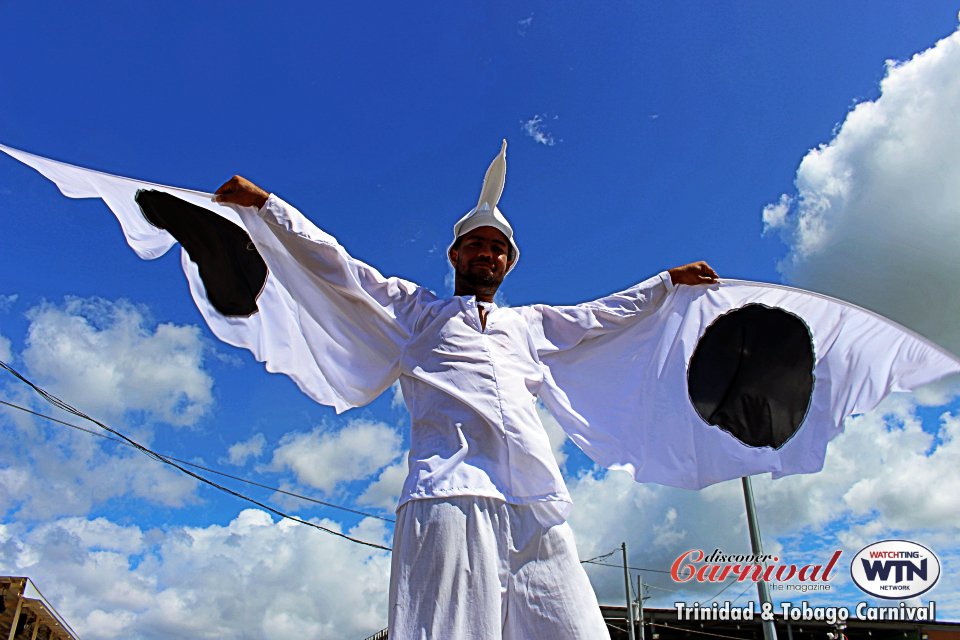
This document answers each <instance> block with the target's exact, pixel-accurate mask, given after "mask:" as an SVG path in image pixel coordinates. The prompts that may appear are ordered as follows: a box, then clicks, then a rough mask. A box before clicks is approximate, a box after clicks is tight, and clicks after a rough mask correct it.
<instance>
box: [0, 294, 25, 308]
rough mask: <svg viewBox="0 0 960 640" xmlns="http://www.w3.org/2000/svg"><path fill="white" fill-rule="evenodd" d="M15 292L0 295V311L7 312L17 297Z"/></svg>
mask: <svg viewBox="0 0 960 640" xmlns="http://www.w3.org/2000/svg"><path fill="white" fill-rule="evenodd" d="M19 297H20V296H18V295H17V294H16V293H12V294H8V295H0V312H7V311H9V310H10V308H11V307H12V306H13V304H14V303H15V302H16V301H17V298H19Z"/></svg>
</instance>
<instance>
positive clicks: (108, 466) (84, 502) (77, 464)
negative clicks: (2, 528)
mask: <svg viewBox="0 0 960 640" xmlns="http://www.w3.org/2000/svg"><path fill="white" fill-rule="evenodd" d="M28 317H29V318H30V325H29V328H28V332H27V341H26V342H27V348H26V349H25V351H24V352H23V353H22V354H14V353H10V354H8V355H9V356H11V357H15V356H17V355H19V356H20V357H19V358H18V359H21V360H23V361H24V362H25V363H26V364H27V367H28V369H29V375H30V377H32V378H34V379H35V380H36V381H37V382H38V383H39V384H41V385H43V386H45V387H47V388H48V389H50V390H51V391H52V392H53V393H55V394H57V395H60V396H61V397H62V398H63V399H64V400H66V401H67V402H71V403H73V404H75V405H77V406H78V407H79V408H80V409H82V410H84V411H85V412H87V413H89V414H92V415H94V416H97V417H100V418H105V419H106V421H107V423H108V424H111V423H112V426H118V427H120V428H121V430H122V431H128V432H130V431H136V433H135V436H136V437H137V439H139V440H141V441H142V442H143V443H144V444H149V442H150V440H151V439H152V435H153V433H152V429H151V428H150V426H149V425H150V424H151V423H154V422H157V421H159V420H165V421H167V422H171V423H175V424H189V423H192V422H194V421H195V419H196V418H197V417H199V415H200V414H201V413H202V412H203V411H205V410H206V408H207V406H209V404H210V402H211V396H210V386H211V380H210V377H209V376H208V375H207V373H206V372H205V371H204V370H203V369H202V366H201V365H202V357H201V353H202V343H201V340H200V337H199V332H198V331H197V330H196V329H195V328H189V327H187V328H185V327H174V326H172V325H160V326H159V327H157V328H156V329H155V330H150V329H148V328H147V327H146V322H145V320H144V317H143V314H142V312H141V311H140V310H139V309H136V308H134V307H133V306H131V305H130V304H128V303H125V302H119V303H110V302H107V301H103V300H92V301H85V300H77V299H74V300H69V301H67V303H65V304H64V305H63V306H62V307H57V306H54V305H50V304H44V305H41V306H39V307H36V308H34V309H32V310H31V311H30V312H29V314H28ZM0 346H3V347H5V345H0ZM11 351H12V350H11ZM0 355H5V354H0ZM4 397H5V399H7V400H9V401H11V402H14V403H16V404H19V405H21V406H24V407H27V408H31V409H35V410H38V411H40V412H41V413H45V414H48V415H49V414H53V415H55V416H56V417H59V418H66V419H67V421H68V422H71V423H73V424H77V425H78V426H81V427H83V428H86V429H90V430H92V431H94V432H96V433H104V434H105V432H101V431H100V429H99V427H97V426H96V425H94V424H92V423H87V422H84V421H83V420H82V419H80V418H76V417H74V416H69V415H67V414H65V413H62V412H58V411H57V410H56V409H55V408H53V407H52V406H50V405H48V404H45V403H42V402H41V401H40V400H39V399H38V397H37V396H36V395H34V394H32V393H31V392H28V390H27V389H26V387H24V386H23V385H19V384H16V385H15V384H13V383H10V384H9V385H8V386H7V388H5V389H4ZM121 418H123V421H122V422H121V421H120V420H121ZM143 423H146V425H145V424H143ZM0 439H2V440H3V441H4V442H5V443H6V446H4V447H2V448H0V511H2V512H5V513H7V514H15V516H16V518H17V519H18V520H20V521H26V522H31V521H36V520H44V519H50V518H55V517H61V516H76V515H86V514H88V513H89V512H90V511H91V510H92V509H94V508H97V507H100V506H103V505H105V504H107V503H109V502H110V501H113V500H118V499H127V500H129V499H136V500H142V501H144V502H146V503H148V504H152V505H163V506H167V507H179V506H183V505H186V504H190V503H195V502H197V497H196V490H197V483H196V481H195V480H193V479H191V478H189V477H187V476H185V475H183V474H181V473H179V472H177V471H175V470H173V469H171V468H170V467H166V466H163V465H161V464H159V463H157V462H155V461H152V460H150V459H149V458H147V457H146V456H144V455H143V454H141V453H139V452H136V451H134V450H133V449H129V448H126V447H123V446H121V445H118V444H115V443H110V442H108V441H106V440H103V439H100V438H96V437H93V436H91V435H89V434H85V433H82V432H79V431H76V430H72V429H70V428H69V427H67V426H63V425H58V424H56V423H53V422H50V421H46V420H43V419H40V418H35V417H33V416H30V415H28V414H25V413H22V412H19V411H15V410H13V409H4V410H3V411H2V412H0Z"/></svg>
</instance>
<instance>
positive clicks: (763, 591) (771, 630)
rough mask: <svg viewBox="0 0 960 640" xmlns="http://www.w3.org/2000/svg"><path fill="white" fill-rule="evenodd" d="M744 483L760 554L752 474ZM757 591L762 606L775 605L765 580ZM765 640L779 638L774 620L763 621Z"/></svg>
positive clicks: (754, 541) (752, 536)
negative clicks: (751, 481)
mask: <svg viewBox="0 0 960 640" xmlns="http://www.w3.org/2000/svg"><path fill="white" fill-rule="evenodd" d="M740 481H741V482H742V483H743V501H744V502H745V503H746V505H747V527H748V528H749V529H750V547H751V549H752V550H753V555H755V556H758V555H761V554H762V553H763V544H762V543H761V542H760V525H759V524H757V511H756V509H755V508H754V505H753V485H752V484H751V483H750V476H744V477H743V478H740ZM757 593H758V594H759V595H760V606H761V607H762V606H763V605H764V604H767V603H769V606H771V607H772V606H773V601H772V600H771V599H770V589H769V587H767V583H766V581H765V580H759V581H757ZM763 638H764V640H777V628H776V626H774V624H773V620H764V621H763Z"/></svg>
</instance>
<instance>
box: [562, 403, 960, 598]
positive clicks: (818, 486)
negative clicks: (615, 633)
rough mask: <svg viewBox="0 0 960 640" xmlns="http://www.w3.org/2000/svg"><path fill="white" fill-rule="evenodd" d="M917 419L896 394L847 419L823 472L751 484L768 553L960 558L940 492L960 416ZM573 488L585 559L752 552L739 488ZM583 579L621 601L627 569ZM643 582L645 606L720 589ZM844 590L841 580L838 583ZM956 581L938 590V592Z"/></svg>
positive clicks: (614, 482)
mask: <svg viewBox="0 0 960 640" xmlns="http://www.w3.org/2000/svg"><path fill="white" fill-rule="evenodd" d="M919 416H920V414H919V413H918V409H917V406H916V405H915V404H914V403H913V402H911V401H910V399H909V396H900V397H896V398H894V399H893V401H890V402H887V403H885V404H884V405H882V406H881V408H880V409H879V410H878V411H876V412H873V413H871V414H867V415H864V416H860V417H856V418H851V419H849V420H848V421H847V427H846V430H845V432H844V433H843V434H841V435H840V436H839V437H837V438H836V439H835V440H834V441H833V442H832V443H831V444H830V446H829V448H828V450H827V458H826V462H825V465H824V470H823V471H821V472H820V473H817V474H809V475H798V476H789V477H786V478H782V479H779V480H772V479H771V478H770V476H769V475H764V476H757V477H754V478H753V486H754V494H755V498H756V504H757V510H758V516H759V520H760V526H761V532H762V534H763V537H764V538H763V539H764V544H765V550H766V551H768V552H770V551H774V552H777V553H781V554H786V556H787V557H788V558H789V561H790V562H799V563H806V562H821V561H823V560H824V559H825V558H828V557H829V555H830V553H832V551H833V550H834V549H837V548H843V549H845V550H846V552H847V553H848V554H850V555H852V554H853V553H855V552H856V551H857V550H859V549H860V548H862V547H863V546H865V545H866V544H867V543H869V542H874V541H876V540H879V539H883V538H885V537H901V536H902V537H907V538H910V539H918V538H919V541H921V542H923V541H926V542H928V543H930V544H931V545H932V546H933V548H935V550H936V551H938V552H940V553H944V554H955V553H957V552H958V551H960V549H957V546H956V542H955V537H956V534H957V533H958V532H960V516H958V514H960V493H958V492H956V491H944V490H940V489H939V488H942V487H952V486H956V485H958V484H960V417H958V416H957V415H953V414H947V415H944V416H943V417H942V418H941V419H940V420H939V421H937V420H936V419H933V420H929V419H928V422H929V423H928V424H927V425H926V430H924V428H923V427H924V425H923V424H922V421H921V419H920V417H919ZM569 486H570V490H571V493H572V495H573V497H574V501H575V505H574V509H573V513H572V514H571V518H570V522H571V525H572V526H573V528H574V531H575V534H576V537H577V543H578V548H579V550H580V555H581V557H583V558H589V557H593V556H596V555H599V554H601V553H606V552H607V551H610V550H611V549H613V548H615V547H617V546H619V544H620V542H621V541H627V543H628V546H629V547H630V551H631V554H630V555H631V558H630V563H631V565H633V566H638V567H645V568H652V569H656V570H659V571H664V570H669V568H670V565H671V563H672V562H673V561H674V560H675V559H676V557H677V556H678V555H680V554H681V553H682V552H684V551H686V550H688V549H694V548H700V549H704V550H706V551H709V550H712V549H714V548H720V549H723V550H726V551H731V552H747V551H748V550H749V539H748V536H747V531H746V523H745V516H744V505H743V495H742V490H741V486H740V482H738V481H730V482H725V483H721V484H718V485H714V486H711V487H708V488H706V489H703V490H701V491H685V490H681V489H672V488H668V487H660V486H656V485H640V484H636V483H634V482H633V481H632V479H631V478H630V477H629V476H628V475H627V474H624V473H608V474H599V473H587V474H585V475H581V476H580V477H577V478H574V479H572V480H570V481H569ZM847 557H850V556H849V555H848V556H847ZM618 561H619V559H617V560H614V561H613V562H618ZM588 572H589V573H590V576H591V579H592V580H593V582H594V585H595V587H596V589H597V591H598V595H599V596H600V598H601V601H607V602H614V601H616V599H617V598H619V597H620V594H622V590H623V574H622V573H618V572H617V571H615V570H612V569H610V568H607V567H597V566H589V565H588ZM645 580H646V581H647V582H648V583H652V584H654V585H656V586H657V587H659V588H660V589H661V590H659V591H658V590H655V591H654V592H653V595H654V596H655V600H654V601H653V602H652V603H651V604H652V606H670V604H671V603H672V602H673V599H674V598H676V597H678V594H679V593H681V592H682V593H685V594H687V595H688V596H692V597H696V598H704V597H709V596H711V595H713V594H714V593H716V592H717V591H719V585H708V586H705V587H701V586H697V585H689V584H688V585H678V584H675V583H673V581H672V580H671V579H670V577H669V576H665V575H663V574H658V573H648V574H645ZM847 583H848V581H847V579H846V578H845V577H842V578H840V579H839V582H838V585H846V584H847ZM954 583H955V584H954ZM958 585H960V580H952V581H951V584H950V585H949V586H948V585H947V583H944V586H943V592H944V593H949V592H951V588H955V587H957V586H958ZM850 588H853V587H850ZM662 589H669V590H671V591H662ZM726 595H729V594H726ZM753 595H754V594H753V593H750V594H748V596H749V597H752V596H753ZM854 595H855V594H854ZM958 600H960V599H958ZM938 613H940V611H938ZM943 613H944V614H947V613H948V612H947V610H946V609H943ZM956 613H960V610H957V609H954V610H953V611H952V612H951V613H950V615H956Z"/></svg>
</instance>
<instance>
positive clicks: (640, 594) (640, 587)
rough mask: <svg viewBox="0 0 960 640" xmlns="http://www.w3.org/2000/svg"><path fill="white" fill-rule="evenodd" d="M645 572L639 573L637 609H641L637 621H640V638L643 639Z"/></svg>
mask: <svg viewBox="0 0 960 640" xmlns="http://www.w3.org/2000/svg"><path fill="white" fill-rule="evenodd" d="M643 601H644V597H643V574H640V573H638V574H637V609H638V610H639V611H638V613H639V615H638V616H637V621H638V622H639V623H640V640H643V636H644V631H643Z"/></svg>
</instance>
